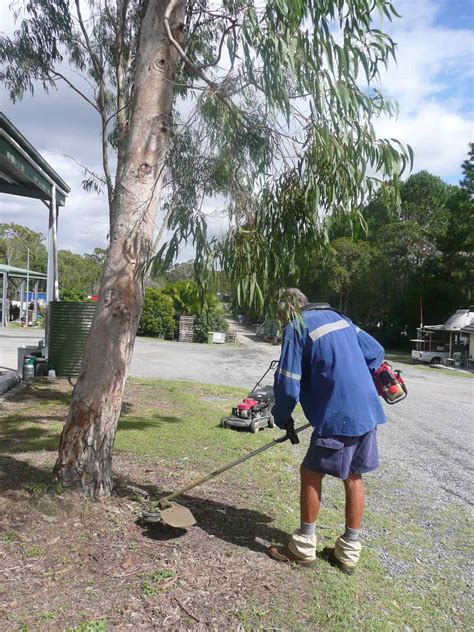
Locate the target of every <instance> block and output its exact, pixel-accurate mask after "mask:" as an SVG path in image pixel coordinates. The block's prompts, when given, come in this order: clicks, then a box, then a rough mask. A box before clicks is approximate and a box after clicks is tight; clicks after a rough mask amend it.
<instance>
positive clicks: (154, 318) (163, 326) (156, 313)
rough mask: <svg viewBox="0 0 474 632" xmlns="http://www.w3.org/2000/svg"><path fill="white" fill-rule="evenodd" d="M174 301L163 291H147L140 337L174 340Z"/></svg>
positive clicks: (150, 289) (139, 329)
mask: <svg viewBox="0 0 474 632" xmlns="http://www.w3.org/2000/svg"><path fill="white" fill-rule="evenodd" d="M174 313H175V310H174V307H173V300H172V298H171V297H170V296H166V295H165V294H163V292H162V291H161V290H158V289H156V288H152V287H149V288H147V289H146V290H145V300H144V303H143V311H142V316H141V318H140V323H139V325H138V335H139V336H152V337H160V338H173V334H174V331H175V320H174Z"/></svg>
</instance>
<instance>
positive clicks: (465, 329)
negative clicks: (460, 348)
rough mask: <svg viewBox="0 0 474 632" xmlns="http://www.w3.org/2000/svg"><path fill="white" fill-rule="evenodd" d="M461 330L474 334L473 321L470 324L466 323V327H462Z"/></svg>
mask: <svg viewBox="0 0 474 632" xmlns="http://www.w3.org/2000/svg"><path fill="white" fill-rule="evenodd" d="M461 331H462V332H464V333H466V334H474V323H471V324H470V325H466V326H465V327H463V328H462V329H461Z"/></svg>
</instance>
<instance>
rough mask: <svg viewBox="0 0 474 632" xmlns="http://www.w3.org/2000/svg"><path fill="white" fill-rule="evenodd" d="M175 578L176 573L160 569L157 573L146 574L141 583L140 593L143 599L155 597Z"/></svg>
mask: <svg viewBox="0 0 474 632" xmlns="http://www.w3.org/2000/svg"><path fill="white" fill-rule="evenodd" d="M175 577H176V571H172V570H170V569H168V568H162V569H160V570H159V571H152V572H151V573H147V575H146V579H144V580H143V582H142V592H143V594H144V595H145V597H156V595H157V594H158V593H159V592H160V590H162V589H163V587H164V586H166V584H167V583H169V582H170V581H171V580H172V579H173V578H175Z"/></svg>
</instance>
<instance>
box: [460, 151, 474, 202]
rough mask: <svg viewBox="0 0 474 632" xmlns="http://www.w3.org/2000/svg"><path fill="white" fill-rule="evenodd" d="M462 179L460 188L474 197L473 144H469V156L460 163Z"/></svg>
mask: <svg viewBox="0 0 474 632" xmlns="http://www.w3.org/2000/svg"><path fill="white" fill-rule="evenodd" d="M462 172H463V174H464V178H463V179H462V180H461V182H460V184H461V187H462V188H463V189H464V190H465V191H466V192H467V193H468V194H469V195H470V196H473V195H474V143H469V155H468V157H467V159H466V160H465V161H464V162H463V163H462Z"/></svg>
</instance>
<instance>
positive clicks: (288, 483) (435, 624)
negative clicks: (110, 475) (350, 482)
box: [0, 379, 472, 632]
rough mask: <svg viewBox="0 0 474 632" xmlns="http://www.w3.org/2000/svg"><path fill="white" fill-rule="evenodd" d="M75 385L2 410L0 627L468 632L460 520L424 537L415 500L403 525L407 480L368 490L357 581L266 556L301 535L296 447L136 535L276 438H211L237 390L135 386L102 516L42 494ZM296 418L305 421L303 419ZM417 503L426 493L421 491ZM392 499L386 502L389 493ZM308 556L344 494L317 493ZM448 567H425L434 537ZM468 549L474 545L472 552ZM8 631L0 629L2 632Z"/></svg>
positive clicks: (41, 386)
mask: <svg viewBox="0 0 474 632" xmlns="http://www.w3.org/2000/svg"><path fill="white" fill-rule="evenodd" d="M70 391H71V388H70V386H69V384H68V383H67V382H65V381H58V382H55V383H50V382H47V381H44V382H38V383H35V384H34V385H33V386H29V387H28V388H27V389H26V390H23V391H19V392H18V393H17V394H16V395H14V396H13V397H10V398H8V399H7V400H6V401H4V402H3V403H2V404H1V405H0V417H1V419H0V467H1V470H0V472H1V474H2V475H1V476H0V560H1V562H0V629H2V630H81V631H82V632H86V631H88V632H92V631H100V630H116V629H120V630H121V629H125V628H127V629H128V628H129V627H130V628H131V629H140V630H142V629H143V630H151V629H169V630H240V631H241V632H242V631H250V630H262V631H263V630H288V631H300V630H301V631H311V632H312V631H318V630H322V631H326V630H327V631H334V632H336V631H337V632H339V631H341V630H347V631H352V630H353V631H357V632H359V631H364V632H365V631H385V630H400V631H402V632H410V631H418V630H434V631H436V632H437V631H443V630H446V631H447V630H467V629H469V628H470V627H471V625H472V621H471V620H470V619H469V612H470V611H469V608H468V604H467V603H466V602H467V587H466V584H465V580H464V579H463V574H462V573H460V571H459V569H460V568H461V566H462V564H464V562H465V560H466V557H468V556H469V551H472V547H470V546H469V540H470V539H471V540H472V533H471V532H470V529H469V524H470V523H469V517H468V516H467V515H465V514H464V513H462V512H460V511H459V509H458V507H457V506H456V507H454V505H453V507H450V506H446V508H445V515H443V516H439V520H438V522H437V524H436V529H435V530H434V531H433V530H432V529H430V528H426V526H425V523H424V518H425V517H424V516H420V515H418V514H417V512H416V502H415V503H414V505H413V507H415V509H413V507H412V510H411V513H407V515H406V518H405V520H404V521H403V523H400V522H399V521H398V519H396V518H395V517H394V516H395V515H396V514H395V513H392V512H390V511H380V510H378V506H379V504H380V505H384V506H385V505H386V503H383V502H382V500H385V497H386V495H387V494H390V493H391V491H392V490H396V489H397V488H398V487H399V485H400V484H401V481H399V480H397V479H395V478H393V477H390V476H389V475H388V474H387V475H386V476H385V475H384V473H383V472H382V474H381V476H379V477H378V478H370V477H368V479H367V490H368V498H369V503H368V508H367V512H366V519H365V525H364V534H365V541H364V545H365V548H364V551H363V558H362V561H361V564H360V567H359V569H358V571H357V573H356V574H355V575H354V576H353V577H347V576H345V575H343V574H342V573H341V572H340V571H338V570H337V569H335V568H333V567H331V566H330V565H329V564H328V563H327V562H326V561H325V560H323V559H322V558H321V559H318V560H317V563H316V566H315V567H313V568H312V569H299V568H296V567H293V566H290V565H288V566H287V565H283V564H278V563H276V562H273V561H272V560H270V559H269V558H267V557H266V555H265V554H264V548H265V546H266V544H267V543H269V542H271V541H279V542H283V541H285V540H286V538H287V533H288V532H290V531H292V530H293V529H294V528H295V526H297V524H298V478H299V475H298V468H299V463H300V461H301V458H302V454H303V452H304V449H305V445H306V443H307V440H308V438H309V433H305V434H306V436H305V437H304V439H303V441H302V445H301V446H296V447H293V446H291V445H287V444H284V445H282V446H277V447H275V448H274V449H272V450H269V451H267V452H265V453H264V454H262V455H260V456H258V457H256V458H255V459H252V460H250V461H248V462H247V463H245V464H244V465H242V466H240V467H239V468H236V469H234V470H231V471H230V472H227V473H226V474H224V475H222V476H221V477H220V478H218V479H215V480H213V481H211V482H209V483H207V484H205V485H204V486H202V487H199V488H196V489H195V490H192V491H190V492H189V493H188V494H187V495H186V496H185V497H184V498H183V499H182V502H183V504H185V505H186V506H188V507H189V508H190V509H191V510H192V511H193V513H194V514H195V516H196V518H197V525H196V526H195V527H193V528H192V529H190V530H188V531H176V530H172V529H165V528H163V527H160V526H158V527H156V528H153V529H148V528H145V527H143V526H141V525H140V524H139V522H137V518H138V516H139V515H140V511H141V508H142V507H143V506H145V505H146V504H147V503H148V502H149V500H150V498H152V497H157V496H158V497H159V496H161V495H164V494H165V493H169V492H171V491H173V490H174V489H176V488H177V487H178V486H182V485H184V484H185V483H188V482H189V481H191V480H192V479H193V478H195V477H198V476H201V475H203V474H205V473H207V472H208V471H210V470H212V469H215V468H216V467H218V466H220V465H222V464H224V463H225V462H226V461H230V460H232V459H235V458H237V457H238V456H241V455H242V454H245V453H246V452H247V451H249V450H253V449H255V448H256V447H258V446H260V445H263V444H264V443H266V442H268V441H270V440H271V439H273V438H275V437H277V436H279V431H278V430H265V431H263V432H260V433H258V434H257V435H252V434H250V433H243V432H234V431H231V430H223V429H220V428H219V427H218V423H219V419H220V417H221V416H222V415H224V414H228V413H229V412H230V407H231V406H232V404H233V403H234V402H235V401H236V400H237V399H239V398H240V397H241V396H242V395H245V394H246V391H244V390H242V389H238V388H228V387H220V386H213V385H202V384H191V383H186V382H167V381H159V380H144V379H134V380H131V381H130V382H129V384H128V387H127V390H126V394H125V398H124V405H123V412H122V416H121V419H120V422H119V428H118V432H117V437H116V444H115V458H114V473H115V477H116V493H115V495H114V496H113V497H112V498H111V499H107V500H104V501H103V502H101V503H92V502H90V501H85V500H83V499H82V498H81V497H78V496H76V495H71V494H66V493H64V492H63V491H62V490H60V489H57V488H55V487H54V485H53V484H52V483H51V478H50V470H51V467H52V465H53V463H54V457H55V450H56V448H57V443H58V438H59V433H60V430H61V427H62V423H63V421H64V417H65V415H66V412H67V405H68V401H69V398H70ZM299 421H302V419H301V417H299ZM422 493H423V490H420V494H422ZM394 498H395V496H394ZM323 504H324V507H323V509H322V512H321V516H320V519H319V521H318V526H319V528H318V538H319V544H318V548H319V549H322V548H323V547H324V546H331V545H332V544H333V543H334V540H335V538H336V537H337V536H338V535H339V533H340V532H341V528H342V526H343V506H344V503H343V494H342V485H341V484H340V483H339V482H338V481H335V480H328V481H327V482H326V484H325V499H324V501H323ZM434 537H436V538H442V539H443V540H444V541H445V545H446V550H447V551H449V553H450V554H449V555H447V556H446V558H445V559H440V560H439V562H438V564H437V565H436V567H433V566H430V565H428V564H426V563H424V561H423V560H424V553H425V551H427V549H429V548H430V544H431V538H434ZM471 544H472V542H471ZM2 618H3V621H2Z"/></svg>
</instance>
